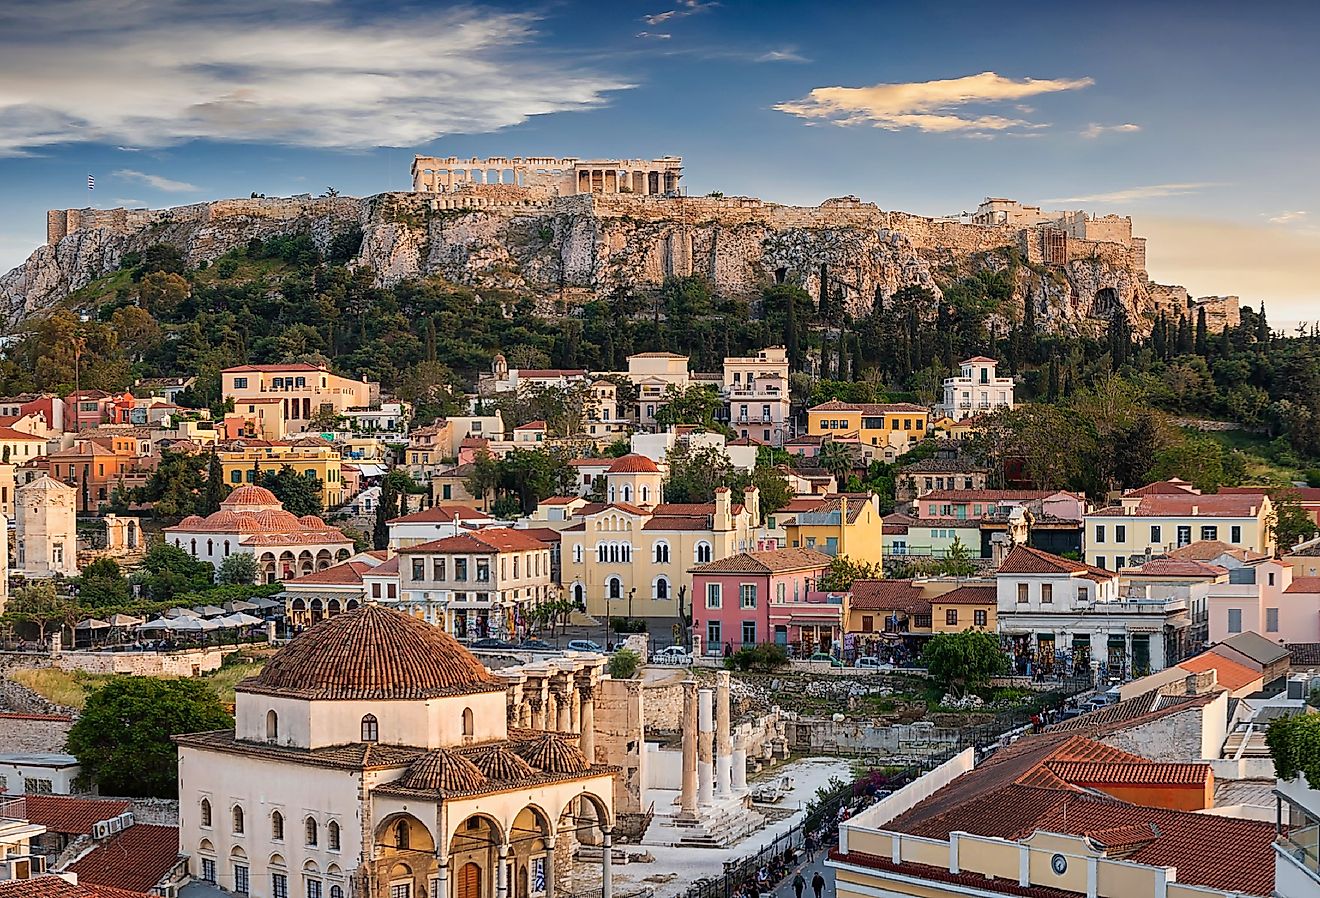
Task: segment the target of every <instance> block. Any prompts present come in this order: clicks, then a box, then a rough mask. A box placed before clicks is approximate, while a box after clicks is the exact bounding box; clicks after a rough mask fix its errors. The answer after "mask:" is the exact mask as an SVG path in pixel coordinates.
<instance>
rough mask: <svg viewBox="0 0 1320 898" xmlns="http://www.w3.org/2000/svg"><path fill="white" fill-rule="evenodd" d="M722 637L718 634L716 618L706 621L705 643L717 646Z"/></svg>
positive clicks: (718, 624)
mask: <svg viewBox="0 0 1320 898" xmlns="http://www.w3.org/2000/svg"><path fill="white" fill-rule="evenodd" d="M722 639H723V637H721V636H720V622H719V621H717V620H710V621H706V645H707V646H714V647H715V648H717V649H718V648H719V646H720V642H721V641H722Z"/></svg>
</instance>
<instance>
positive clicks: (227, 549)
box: [225, 540, 229, 558]
mask: <svg viewBox="0 0 1320 898" xmlns="http://www.w3.org/2000/svg"><path fill="white" fill-rule="evenodd" d="M225 557H226V558H228V557H229V540H225Z"/></svg>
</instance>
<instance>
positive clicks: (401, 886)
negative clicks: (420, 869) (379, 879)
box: [390, 882, 412, 898]
mask: <svg viewBox="0 0 1320 898" xmlns="http://www.w3.org/2000/svg"><path fill="white" fill-rule="evenodd" d="M390 898H412V883H411V882H392V883H390Z"/></svg>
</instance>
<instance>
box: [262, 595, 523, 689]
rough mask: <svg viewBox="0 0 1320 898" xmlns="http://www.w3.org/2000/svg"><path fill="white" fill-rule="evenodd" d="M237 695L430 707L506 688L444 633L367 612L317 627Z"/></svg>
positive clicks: (379, 611)
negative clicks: (419, 702)
mask: <svg viewBox="0 0 1320 898" xmlns="http://www.w3.org/2000/svg"><path fill="white" fill-rule="evenodd" d="M237 689H238V691H240V692H254V693H261V694H266V695H287V696H289V697H291V698H303V699H426V698H436V697H439V696H446V695H466V694H470V693H475V692H496V691H500V690H503V689H504V687H503V685H501V684H499V683H497V682H495V680H494V678H493V677H491V675H490V674H489V673H488V672H487V671H486V668H485V667H483V666H482V664H481V662H480V661H478V660H477V659H476V658H475V657H473V656H472V653H471V652H469V651H468V650H467V649H465V648H463V646H461V645H459V643H458V641H457V640H455V639H454V637H452V636H450V635H449V634H448V633H446V632H445V631H444V630H441V629H440V628H439V627H434V626H432V625H431V624H428V623H427V622H426V621H424V620H419V619H418V618H415V617H409V616H408V615H406V614H402V613H400V612H398V611H393V610H391V609H389V608H384V607H382V606H380V605H364V606H362V607H361V608H359V609H357V610H355V611H349V612H347V613H345V614H338V615H335V616H334V617H332V618H330V619H329V620H326V621H323V622H321V623H319V624H317V625H315V626H313V627H312V628H311V629H309V630H307V631H306V632H304V633H303V634H302V635H300V636H298V637H297V638H296V639H294V640H293V641H292V642H290V643H289V644H288V645H287V646H285V647H284V648H283V649H281V650H280V651H279V652H277V653H276V654H275V656H274V657H273V658H271V659H270V661H269V662H268V663H267V664H266V666H265V667H264V668H262V671H261V673H259V674H257V675H256V676H255V677H253V678H251V679H249V680H244V681H243V682H242V683H240V684H239V685H238V687H237Z"/></svg>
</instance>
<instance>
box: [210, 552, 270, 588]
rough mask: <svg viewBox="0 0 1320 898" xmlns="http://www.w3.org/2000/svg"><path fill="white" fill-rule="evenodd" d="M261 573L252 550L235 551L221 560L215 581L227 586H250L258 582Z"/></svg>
mask: <svg viewBox="0 0 1320 898" xmlns="http://www.w3.org/2000/svg"><path fill="white" fill-rule="evenodd" d="M260 574H261V569H260V568H259V567H258V566H257V558H256V556H255V555H253V554H252V553H251V552H235V553H234V554H232V555H230V556H229V557H227V558H226V559H225V560H224V561H222V562H220V567H219V568H217V569H216V572H215V581H216V583H219V584H222V585H225V586H239V585H242V586H250V585H252V584H253V583H256V582H257V577H258V576H259V575H260Z"/></svg>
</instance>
